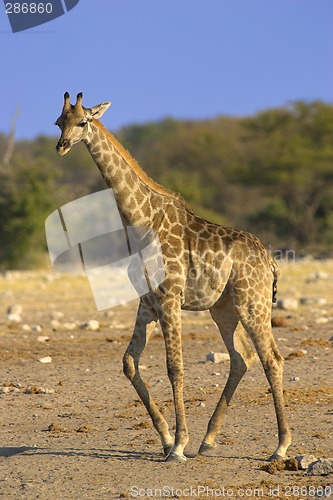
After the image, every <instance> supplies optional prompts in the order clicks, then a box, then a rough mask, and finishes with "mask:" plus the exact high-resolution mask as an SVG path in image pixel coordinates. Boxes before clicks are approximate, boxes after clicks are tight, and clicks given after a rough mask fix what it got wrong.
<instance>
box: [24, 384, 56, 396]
mask: <svg viewBox="0 0 333 500" xmlns="http://www.w3.org/2000/svg"><path fill="white" fill-rule="evenodd" d="M24 394H54V389H44V387H38V386H36V385H33V386H31V387H27V388H26V389H25V390H24Z"/></svg>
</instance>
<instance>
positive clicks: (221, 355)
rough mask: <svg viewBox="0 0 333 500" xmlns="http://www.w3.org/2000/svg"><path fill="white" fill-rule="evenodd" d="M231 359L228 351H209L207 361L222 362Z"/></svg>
mask: <svg viewBox="0 0 333 500" xmlns="http://www.w3.org/2000/svg"><path fill="white" fill-rule="evenodd" d="M229 360H230V356H229V354H227V353H226V352H209V353H208V354H207V355H206V361H212V362H213V363H222V362H223V361H229Z"/></svg>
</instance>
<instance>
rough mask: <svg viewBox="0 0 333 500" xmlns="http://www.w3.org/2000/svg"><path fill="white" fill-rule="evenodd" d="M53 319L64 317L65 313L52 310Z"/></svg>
mask: <svg viewBox="0 0 333 500" xmlns="http://www.w3.org/2000/svg"><path fill="white" fill-rule="evenodd" d="M50 316H51V319H55V320H59V319H62V318H63V317H64V313H63V312H61V311H52V312H51V314H50Z"/></svg>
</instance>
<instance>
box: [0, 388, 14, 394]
mask: <svg viewBox="0 0 333 500" xmlns="http://www.w3.org/2000/svg"><path fill="white" fill-rule="evenodd" d="M10 392H12V390H11V388H10V387H0V394H9V393H10Z"/></svg>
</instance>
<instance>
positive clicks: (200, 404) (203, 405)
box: [197, 401, 206, 408]
mask: <svg viewBox="0 0 333 500" xmlns="http://www.w3.org/2000/svg"><path fill="white" fill-rule="evenodd" d="M205 406H206V405H205V403H204V402H203V401H201V402H200V403H198V404H197V407H198V408H205Z"/></svg>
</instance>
